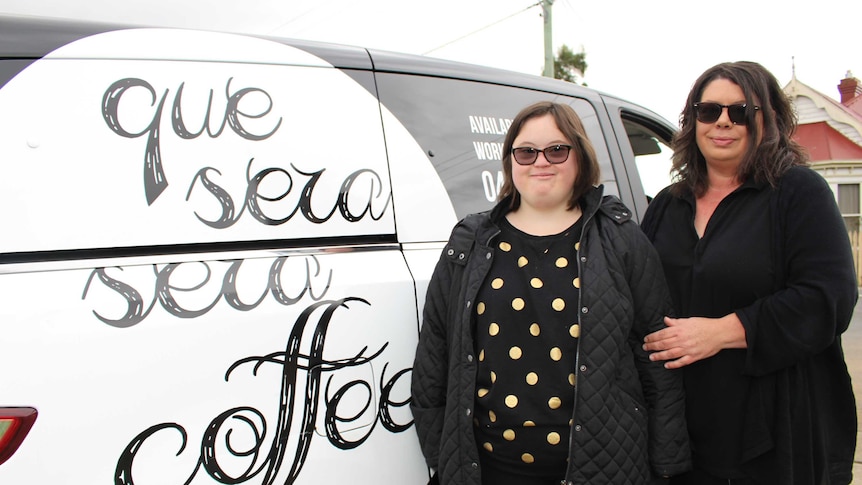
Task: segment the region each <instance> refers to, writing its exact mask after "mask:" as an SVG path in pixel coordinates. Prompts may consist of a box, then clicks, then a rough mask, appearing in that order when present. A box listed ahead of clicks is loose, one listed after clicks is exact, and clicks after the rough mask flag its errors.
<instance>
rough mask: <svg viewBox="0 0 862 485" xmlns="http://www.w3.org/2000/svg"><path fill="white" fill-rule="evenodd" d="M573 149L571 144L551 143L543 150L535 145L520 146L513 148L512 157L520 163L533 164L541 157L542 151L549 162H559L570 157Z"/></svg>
mask: <svg viewBox="0 0 862 485" xmlns="http://www.w3.org/2000/svg"><path fill="white" fill-rule="evenodd" d="M571 149H572V146H571V145H551V146H549V147H547V148H543V149H541V150H539V149H538V148H533V147H518V148H513V149H512V157H513V158H514V159H515V161H516V162H518V165H532V164H534V163H536V160H538V159H539V152H542V153H544V154H545V160H547V161H548V163H553V164H557V163H563V162H565V161H566V160H568V159H569V150H571Z"/></svg>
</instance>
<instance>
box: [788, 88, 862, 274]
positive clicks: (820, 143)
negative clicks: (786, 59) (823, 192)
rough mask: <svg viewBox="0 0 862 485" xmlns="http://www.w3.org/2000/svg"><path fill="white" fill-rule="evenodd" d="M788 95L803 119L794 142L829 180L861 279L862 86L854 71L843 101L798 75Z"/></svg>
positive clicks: (839, 89) (841, 91)
mask: <svg viewBox="0 0 862 485" xmlns="http://www.w3.org/2000/svg"><path fill="white" fill-rule="evenodd" d="M784 92H785V93H787V95H788V96H790V98H791V100H792V101H793V103H794V104H795V106H796V112H797V114H798V115H799V126H798V127H797V130H796V135H795V136H794V138H795V139H796V140H797V141H798V142H799V143H801V144H802V146H804V147H805V148H806V149H808V153H809V155H810V156H811V162H812V163H811V165H812V168H814V170H816V171H818V172H820V174H821V175H823V177H824V178H825V179H826V181H827V182H828V183H829V185H830V186H831V187H832V191H833V192H834V193H835V198H836V200H837V201H838V207H839V208H840V209H841V213H842V214H843V215H844V222H845V223H846V224H847V230H848V232H849V234H850V240H851V243H852V244H853V249H854V257H855V259H856V274H857V275H860V274H862V271H860V269H862V268H860V261H862V257H860V256H862V255H860V244H859V243H860V236H859V229H860V216H862V206H860V197H859V193H860V189H859V186H860V184H862V83H860V81H859V79H856V78H855V77H853V74H852V73H850V72H849V71H848V72H847V75H846V76H845V77H844V79H842V80H841V82H840V83H839V84H838V92H839V93H840V95H841V100H840V102H839V101H835V100H834V99H832V98H830V97H828V96H826V95H824V94H822V93H820V92H818V91H815V90H814V89H812V88H810V87H808V86H806V85H805V84H803V83H801V82H799V80H797V79H796V74H795V73H794V75H793V79H791V80H790V82H789V83H787V86H785V87H784ZM860 283H862V282H860Z"/></svg>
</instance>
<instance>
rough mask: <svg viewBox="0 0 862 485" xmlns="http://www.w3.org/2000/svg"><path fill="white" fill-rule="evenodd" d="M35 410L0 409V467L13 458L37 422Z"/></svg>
mask: <svg viewBox="0 0 862 485" xmlns="http://www.w3.org/2000/svg"><path fill="white" fill-rule="evenodd" d="M36 414H37V412H36V410H35V409H33V408H0V465H2V464H3V462H5V461H6V460H8V459H9V458H11V457H12V454H14V453H15V450H17V449H18V447H19V446H20V445H21V442H22V441H24V437H25V436H27V433H29V432H30V428H32V427H33V423H34V422H35V421H36Z"/></svg>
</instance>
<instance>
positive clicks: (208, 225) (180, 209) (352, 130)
mask: <svg viewBox="0 0 862 485" xmlns="http://www.w3.org/2000/svg"><path fill="white" fill-rule="evenodd" d="M543 99H550V100H555V101H557V102H564V103H568V104H571V105H572V106H573V107H575V109H576V110H577V112H578V113H579V114H580V116H581V117H582V118H583V120H584V123H585V125H586V127H587V130H588V134H589V136H590V138H591V139H592V141H593V143H594V144H595V147H596V152H597V154H598V157H599V160H600V164H601V167H602V173H603V183H604V184H605V186H606V191H607V192H609V193H615V194H618V195H619V196H620V197H621V198H622V200H623V201H624V202H625V203H626V204H627V205H629V207H631V208H632V209H633V210H634V211H635V213H636V214H637V216H638V217H640V216H641V215H642V214H643V212H644V210H645V208H646V204H647V195H651V194H649V193H648V192H649V191H647V192H645V191H644V187H643V184H642V182H641V176H640V175H639V172H638V163H639V160H640V158H641V157H639V156H636V155H641V154H647V153H655V152H656V151H659V152H661V151H662V148H661V147H662V145H663V144H667V142H668V141H669V139H670V137H671V136H672V133H673V130H674V127H673V126H672V125H671V124H670V123H668V122H667V121H665V120H663V119H661V118H660V117H658V116H657V115H656V114H654V113H653V112H651V111H648V110H646V109H644V108H642V107H639V106H636V105H633V104H630V103H627V102H625V101H623V100H620V99H617V98H614V97H611V96H607V95H605V94H602V93H599V92H596V91H594V90H590V89H586V88H583V87H580V86H576V85H573V84H570V83H565V82H561V81H555V80H550V79H546V78H541V77H538V76H528V75H523V74H518V73H513V72H507V71H500V70H494V69H488V68H483V67H479V66H472V65H465V64H458V63H451V62H446V61H440V60H435V59H430V58H424V57H418V56H407V55H399V54H394V53H388V52H379V51H374V50H366V49H361V48H356V47H344V46H334V45H325V44H319V43H311V42H303V41H294V40H285V39H273V38H263V37H254V36H246V35H236V34H225V33H215V32H201V31H187V30H177V29H158V28H152V29H150V28H124V27H118V26H109V25H101V24H80V23H68V22H55V21H47V20H39V19H31V18H15V17H5V18H0V133H2V136H0V206H1V207H3V211H2V215H0V221H2V227H4V231H3V237H2V238H0V298H2V303H0V335H2V336H3V337H2V343H0V424H2V422H3V418H4V416H8V415H11V414H14V413H15V412H17V411H20V410H22V409H24V410H28V409H29V410H35V411H34V412H36V413H38V414H34V416H36V419H35V422H33V423H32V428H30V430H29V433H26V436H25V437H24V438H23V441H21V442H20V446H17V450H16V451H14V454H12V455H11V456H7V457H6V460H5V462H3V463H2V464H0V484H15V485H26V484H64V485H84V484H86V485H93V484H104V485H109V484H115V485H182V484H254V485H258V484H266V485H268V484H275V483H278V484H298V485H309V484H321V483H353V484H365V485H380V484H392V485H395V484H398V485H402V484H424V483H426V482H427V480H428V470H427V469H426V467H425V465H424V460H423V459H422V456H421V453H420V451H419V443H418V440H417V438H416V435H415V432H414V430H413V428H412V417H411V414H410V410H409V398H410V393H409V387H410V371H411V366H412V361H413V353H414V348H415V345H416V342H417V339H418V330H419V325H420V315H421V312H422V305H423V302H424V299H425V288H426V285H427V282H428V279H429V277H430V274H431V271H432V268H433V266H434V264H435V263H436V261H437V259H438V257H439V255H440V251H441V248H442V247H443V245H444V243H445V241H446V239H447V238H448V235H449V231H450V230H451V228H452V226H453V225H454V224H455V223H456V222H457V220H458V219H459V218H461V217H463V216H464V215H466V214H467V213H471V212H477V211H481V210H485V209H488V208H490V207H491V206H492V205H493V203H494V200H495V198H496V193H497V190H498V189H499V185H500V183H501V172H500V159H501V147H502V141H503V138H504V136H505V132H506V129H507V128H508V124H509V123H511V119H512V118H513V117H514V115H515V114H516V113H517V112H518V111H519V110H520V109H521V108H523V107H524V106H527V105H528V104H531V103H532V102H535V101H538V100H543ZM663 150H664V152H663V154H662V153H660V155H662V156H663V157H664V159H667V158H668V157H669V152H668V150H667V148H666V147H665V148H663ZM660 167H661V168H656V170H666V165H665V166H660ZM4 410H5V411H4ZM16 410H17V411H16ZM4 413H5V414H4ZM0 430H2V426H0ZM2 443H3V441H2V439H0V445H2ZM2 453H3V450H2V449H0V457H2Z"/></svg>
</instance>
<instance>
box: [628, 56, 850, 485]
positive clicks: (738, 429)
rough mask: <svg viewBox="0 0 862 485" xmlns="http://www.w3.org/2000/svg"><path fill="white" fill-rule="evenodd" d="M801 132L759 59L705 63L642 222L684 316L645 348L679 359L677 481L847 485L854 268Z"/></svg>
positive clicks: (671, 361)
mask: <svg viewBox="0 0 862 485" xmlns="http://www.w3.org/2000/svg"><path fill="white" fill-rule="evenodd" d="M795 128H796V118H795V116H794V112H793V110H792V106H791V104H790V101H789V100H788V98H787V96H785V94H784V92H783V91H782V89H781V87H780V86H779V85H778V82H777V81H776V79H775V77H774V76H772V74H770V73H769V72H768V71H767V70H766V69H764V68H763V66H761V65H759V64H756V63H753V62H735V63H724V64H719V65H717V66H714V67H712V68H710V69H708V70H707V71H706V72H704V73H703V74H702V75H701V76H700V78H698V79H697V81H696V82H695V83H694V86H693V87H692V90H691V92H690V93H689V95H688V100H687V101H686V105H685V109H684V110H683V112H682V116H681V130H680V131H679V133H678V134H677V137H676V139H675V140H674V143H673V146H674V150H675V153H674V159H673V169H674V170H675V171H676V173H677V175H678V180H679V181H678V182H677V183H675V184H674V185H671V186H670V187H669V188H667V189H665V190H664V191H662V192H661V193H660V194H659V195H657V196H656V198H655V200H653V202H652V203H651V204H650V206H649V209H648V210H647V214H646V217H645V219H644V221H643V228H644V230H645V231H646V233H647V235H648V236H649V238H650V239H651V240H652V241H653V243H654V244H655V246H656V248H657V249H658V252H659V255H660V257H661V260H662V263H663V266H664V270H665V274H666V276H667V279H668V284H669V286H670V289H671V295H672V296H673V300H674V308H675V309H676V311H677V313H678V315H680V316H681V318H668V319H666V323H667V325H668V328H666V329H663V330H660V331H658V332H655V333H653V334H650V335H648V336H647V338H646V339H645V342H646V343H645V345H644V348H645V349H646V350H649V351H651V352H654V353H653V354H652V355H651V358H652V359H654V360H656V361H665V362H666V366H667V367H668V368H684V373H685V390H686V414H687V419H688V429H689V432H690V435H691V443H692V450H693V457H694V464H695V470H694V471H693V472H691V473H690V474H688V475H686V476H683V477H680V478H678V479H676V480H675V481H674V482H673V483H680V484H698V485H708V484H711V483H716V484H717V483H721V484H724V485H727V484H728V483H730V484H737V483H739V484H782V485H785V484H818V485H826V484H847V483H850V480H851V469H852V462H853V455H854V449H855V443H856V406H855V401H854V397H853V391H852V387H851V385H850V377H849V375H848V373H847V367H846V365H845V363H844V354H843V350H842V348H841V333H842V332H843V331H844V330H846V329H847V325H848V323H849V321H850V316H851V314H852V311H853V308H854V305H855V302H856V298H857V286H856V277H855V274H854V267H853V258H852V255H851V252H850V244H849V241H848V237H847V232H846V230H845V227H844V223H843V221H842V218H841V214H840V213H839V211H838V208H837V206H836V204H835V200H834V197H833V195H832V191H831V190H830V188H829V186H828V185H827V184H826V182H825V181H824V180H823V178H822V177H821V176H820V175H818V174H817V173H815V172H814V171H812V170H811V169H809V168H807V167H805V166H804V165H806V156H805V153H804V152H803V150H802V149H801V147H800V146H799V145H798V144H797V143H796V142H795V141H793V139H792V138H791V135H792V134H793V132H794V129H795ZM682 317H684V318H682Z"/></svg>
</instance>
